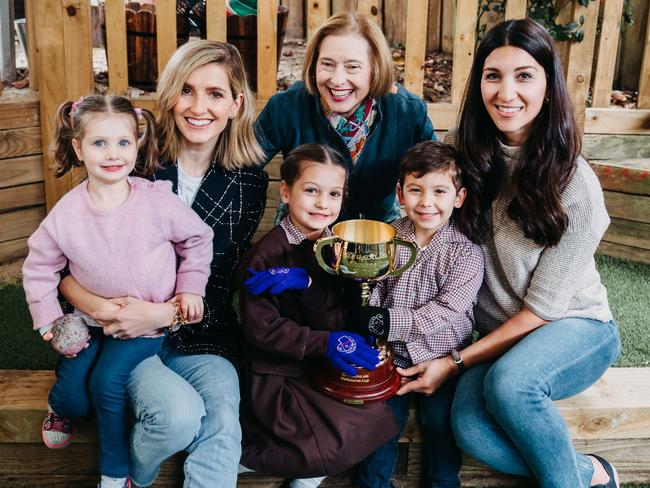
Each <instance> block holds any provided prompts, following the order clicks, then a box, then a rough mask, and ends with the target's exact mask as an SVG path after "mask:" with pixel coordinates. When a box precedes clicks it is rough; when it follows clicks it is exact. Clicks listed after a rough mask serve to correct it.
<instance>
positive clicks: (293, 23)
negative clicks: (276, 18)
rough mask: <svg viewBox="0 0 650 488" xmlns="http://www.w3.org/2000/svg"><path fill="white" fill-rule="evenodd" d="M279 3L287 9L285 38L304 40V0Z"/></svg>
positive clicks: (286, 0) (287, 0)
mask: <svg viewBox="0 0 650 488" xmlns="http://www.w3.org/2000/svg"><path fill="white" fill-rule="evenodd" d="M280 3H281V4H282V5H284V6H285V7H287V8H288V9H289V18H288V19H287V37H289V38H293V39H295V38H298V39H299V38H304V37H305V35H306V29H305V2H304V0H282V1H281V2H280Z"/></svg>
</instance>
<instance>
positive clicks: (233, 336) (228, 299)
mask: <svg viewBox="0 0 650 488" xmlns="http://www.w3.org/2000/svg"><path fill="white" fill-rule="evenodd" d="M154 179H158V180H169V181H171V182H172V185H173V190H174V193H178V166H177V164H176V163H169V164H167V165H166V166H165V167H163V169H161V170H159V171H157V172H156V174H155V175H154ZM268 181H269V178H268V175H267V174H266V172H264V170H263V169H262V167H260V166H255V167H248V168H243V169H239V170H235V171H227V170H225V169H223V168H222V167H221V166H220V165H218V164H216V163H215V164H212V166H211V167H210V168H209V169H208V171H207V173H206V174H205V176H204V178H203V181H202V182H201V186H200V187H199V190H198V192H197V194H196V198H195V200H194V203H193V204H192V209H193V210H194V211H195V212H196V213H197V214H198V216H199V217H201V218H202V219H203V221H204V222H205V223H206V224H208V225H209V226H210V227H212V230H213V231H214V240H213V253H214V257H213V259H212V264H211V265H210V277H209V279H208V285H207V288H206V297H205V312H204V319H203V322H201V323H200V324H196V325H192V326H185V327H181V329H180V331H179V332H178V333H177V334H174V335H173V336H171V337H170V340H172V341H173V343H174V345H175V346H176V347H177V348H178V349H179V350H181V351H183V352H186V353H190V354H205V353H210V354H217V355H219V356H223V357H225V358H227V359H229V360H230V361H231V362H233V363H235V364H236V362H237V359H238V356H239V349H240V345H241V327H240V325H239V323H238V321H237V317H236V315H235V311H234V309H233V305H232V300H233V292H234V283H233V281H234V275H235V270H236V268H237V264H238V263H239V259H240V258H241V256H242V255H243V253H244V252H245V251H246V250H247V249H248V248H249V247H250V241H251V238H252V237H253V234H254V233H255V230H256V229H257V226H258V224H259V222H260V219H261V218H262V214H263V213H264V208H265V205H266V189H267V187H268Z"/></svg>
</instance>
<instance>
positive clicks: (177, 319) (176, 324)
mask: <svg viewBox="0 0 650 488" xmlns="http://www.w3.org/2000/svg"><path fill="white" fill-rule="evenodd" d="M170 303H171V304H172V307H174V318H173V319H172V322H171V324H169V326H168V327H167V332H169V333H170V334H173V333H175V332H178V329H180V328H181V326H182V325H185V324H186V323H187V322H186V321H185V319H183V311H182V310H181V304H180V303H178V302H170Z"/></svg>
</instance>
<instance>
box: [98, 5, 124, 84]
mask: <svg viewBox="0 0 650 488" xmlns="http://www.w3.org/2000/svg"><path fill="white" fill-rule="evenodd" d="M104 18H105V21H106V60H107V62H108V89H109V90H110V91H111V93H114V94H116V95H121V94H124V93H126V92H127V90H128V89H129V68H128V62H127V54H126V53H127V48H126V10H125V8H124V0H106V3H105V4H104Z"/></svg>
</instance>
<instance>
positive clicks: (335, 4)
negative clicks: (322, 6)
mask: <svg viewBox="0 0 650 488" xmlns="http://www.w3.org/2000/svg"><path fill="white" fill-rule="evenodd" d="M331 3H332V12H331V13H332V15H335V14H338V13H341V12H356V11H357V10H358V3H359V2H358V0H332V1H331Z"/></svg>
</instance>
